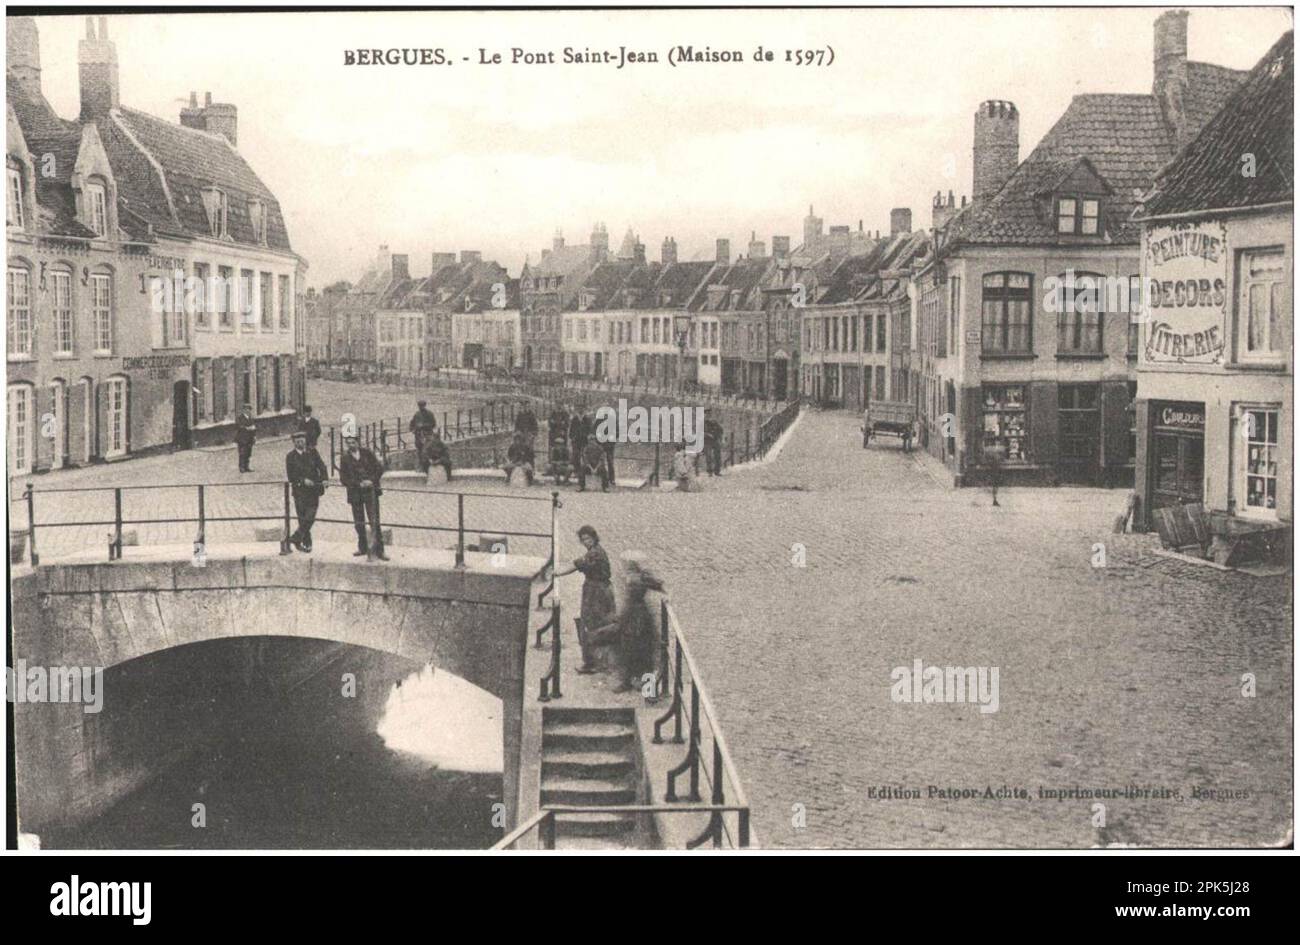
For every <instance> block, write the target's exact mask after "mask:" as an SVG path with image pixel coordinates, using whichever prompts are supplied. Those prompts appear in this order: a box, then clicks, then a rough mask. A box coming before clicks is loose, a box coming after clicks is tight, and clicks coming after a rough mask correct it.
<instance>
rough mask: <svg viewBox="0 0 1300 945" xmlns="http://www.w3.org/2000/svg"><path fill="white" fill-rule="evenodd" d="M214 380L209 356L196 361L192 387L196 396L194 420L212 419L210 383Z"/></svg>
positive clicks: (196, 421) (193, 394)
mask: <svg viewBox="0 0 1300 945" xmlns="http://www.w3.org/2000/svg"><path fill="white" fill-rule="evenodd" d="M211 382H212V362H211V361H210V360H208V359H207V358H196V359H195V361H194V378H193V381H192V386H191V388H190V390H191V393H192V396H193V397H194V422H195V423H206V422H207V421H209V420H211V419H212V416H211V414H210V413H209V410H210V409H211V399H210V398H209V397H208V385H209V384H210V383H211Z"/></svg>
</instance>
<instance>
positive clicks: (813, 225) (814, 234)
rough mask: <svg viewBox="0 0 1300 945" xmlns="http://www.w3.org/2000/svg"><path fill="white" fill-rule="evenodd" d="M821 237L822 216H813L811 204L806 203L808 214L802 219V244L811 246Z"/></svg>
mask: <svg viewBox="0 0 1300 945" xmlns="http://www.w3.org/2000/svg"><path fill="white" fill-rule="evenodd" d="M821 238H822V218H821V217H816V216H813V208H812V204H809V205H808V216H806V217H804V220H803V244H804V245H805V246H809V247H811V246H813V245H815V244H816V243H817V241H818V240H820V239H821Z"/></svg>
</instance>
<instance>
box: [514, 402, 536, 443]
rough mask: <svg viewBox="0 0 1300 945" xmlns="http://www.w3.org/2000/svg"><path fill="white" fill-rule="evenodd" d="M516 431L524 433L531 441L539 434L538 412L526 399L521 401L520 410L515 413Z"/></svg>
mask: <svg viewBox="0 0 1300 945" xmlns="http://www.w3.org/2000/svg"><path fill="white" fill-rule="evenodd" d="M515 432H516V433H522V434H523V435H524V437H525V438H527V440H528V442H530V443H531V442H532V441H533V438H534V437H535V436H537V414H535V413H533V408H532V407H531V406H529V403H528V401H526V400H525V401H522V402H521V403H520V405H519V412H518V413H516V414H515Z"/></svg>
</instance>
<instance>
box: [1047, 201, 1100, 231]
mask: <svg viewBox="0 0 1300 945" xmlns="http://www.w3.org/2000/svg"><path fill="white" fill-rule="evenodd" d="M1100 220H1101V201H1100V200H1098V199H1097V198H1095V197H1058V198H1057V200H1056V232H1057V233H1062V234H1077V235H1080V236H1096V235H1097V233H1098V231H1099V226H1100Z"/></svg>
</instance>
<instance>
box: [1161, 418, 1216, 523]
mask: <svg viewBox="0 0 1300 945" xmlns="http://www.w3.org/2000/svg"><path fill="white" fill-rule="evenodd" d="M1152 407H1153V428H1152V443H1153V448H1152V450H1151V455H1152V457H1153V459H1152V461H1151V462H1150V463H1149V466H1150V476H1151V507H1152V508H1153V509H1162V508H1167V507H1168V506H1171V505H1186V504H1189V503H1191V504H1199V503H1201V502H1203V501H1204V498H1205V405H1204V404H1197V403H1179V402H1163V403H1155V404H1153V405H1152Z"/></svg>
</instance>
